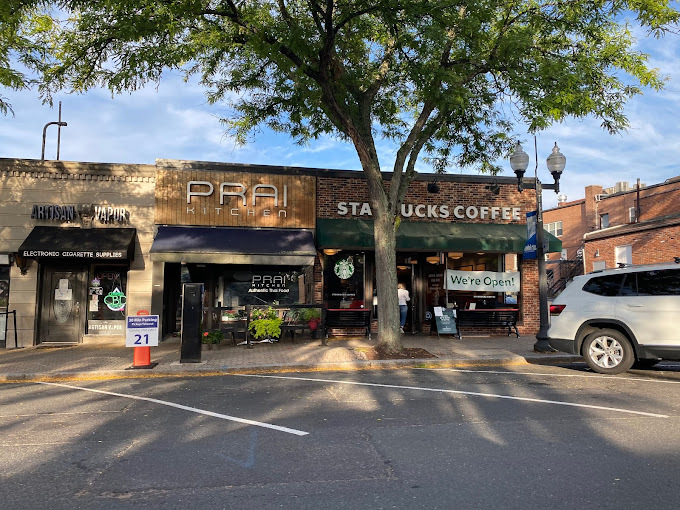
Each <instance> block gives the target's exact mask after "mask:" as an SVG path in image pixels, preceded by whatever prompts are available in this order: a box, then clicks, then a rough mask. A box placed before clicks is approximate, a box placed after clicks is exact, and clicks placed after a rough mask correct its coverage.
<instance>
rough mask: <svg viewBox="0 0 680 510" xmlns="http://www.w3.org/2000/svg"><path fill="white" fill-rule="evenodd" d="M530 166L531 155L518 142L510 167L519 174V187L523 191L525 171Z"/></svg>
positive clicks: (511, 157)
mask: <svg viewBox="0 0 680 510" xmlns="http://www.w3.org/2000/svg"><path fill="white" fill-rule="evenodd" d="M528 166H529V155H528V154H527V153H526V152H524V149H522V145H521V144H520V143H519V142H517V145H516V146H515V150H514V152H513V153H512V154H510V167H511V168H512V170H513V172H515V175H516V176H517V189H518V190H519V191H520V192H521V191H522V179H523V178H524V172H526V171H527V167H528Z"/></svg>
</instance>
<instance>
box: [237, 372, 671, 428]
mask: <svg viewBox="0 0 680 510" xmlns="http://www.w3.org/2000/svg"><path fill="white" fill-rule="evenodd" d="M234 376H236V377H262V378H268V379H290V380H293V381H314V382H327V383H333V384H350V385H355V386H374V387H377V388H395V389H401V390H419V391H434V392H439V393H454V394H457V395H472V396H475V397H488V398H504V399H507V400H522V401H525V402H536V403H539V404H554V405H559V406H570V407H583V408H586V409H599V410H601V411H612V412H616V413H627V414H637V415H640V416H650V417H652V418H668V416H667V415H665V414H655V413H645V412H643V411H632V410H630V409H620V408H618V407H606V406H594V405H590V404H575V403H573V402H561V401H559V400H544V399H542V398H528V397H513V396H511V395H498V394H495V393H480V392H477V391H462V390H447V389H443V388H423V387H420V386H401V385H397V384H378V383H364V382H357V381H337V380H334V379H314V378H310V377H289V376H283V375H257V374H234Z"/></svg>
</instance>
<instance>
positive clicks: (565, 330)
mask: <svg viewBox="0 0 680 510" xmlns="http://www.w3.org/2000/svg"><path fill="white" fill-rule="evenodd" d="M550 316H551V317H550V322H551V323H550V329H549V330H548V338H549V342H550V345H552V346H553V347H554V348H555V349H558V350H560V351H564V352H568V353H570V354H580V355H582V356H583V357H584V358H585V361H586V363H587V364H588V366H589V367H590V368H592V369H593V370H594V371H595V372H599V373H601V374H618V373H621V372H625V371H626V370H628V369H629V368H631V367H633V366H634V365H635V367H636V368H637V367H639V368H643V367H650V366H653V365H654V364H656V363H658V362H659V361H661V360H662V359H664V360H680V324H679V321H680V264H677V263H675V264H673V263H671V264H653V265H641V266H626V267H623V268H618V269H605V270H602V271H595V272H592V273H589V274H586V275H583V276H577V277H575V278H574V281H573V282H572V283H571V284H570V285H569V286H568V287H567V288H566V289H564V291H562V293H560V294H559V295H558V296H557V297H556V298H555V300H554V301H553V303H552V304H551V305H550Z"/></svg>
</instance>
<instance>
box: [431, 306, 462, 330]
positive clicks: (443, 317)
mask: <svg viewBox="0 0 680 510" xmlns="http://www.w3.org/2000/svg"><path fill="white" fill-rule="evenodd" d="M434 323H435V327H436V328H437V336H439V335H457V334H458V328H457V327H456V311H455V310H454V309H452V308H444V307H441V306H435V307H434Z"/></svg>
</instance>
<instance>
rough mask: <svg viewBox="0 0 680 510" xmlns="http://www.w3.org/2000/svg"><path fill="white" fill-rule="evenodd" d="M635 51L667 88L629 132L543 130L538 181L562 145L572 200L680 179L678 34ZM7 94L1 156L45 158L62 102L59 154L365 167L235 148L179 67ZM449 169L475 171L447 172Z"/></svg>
mask: <svg viewBox="0 0 680 510" xmlns="http://www.w3.org/2000/svg"><path fill="white" fill-rule="evenodd" d="M638 47H639V49H640V50H642V51H644V52H646V53H649V54H650V56H651V58H650V62H649V64H650V66H651V67H654V68H658V69H659V70H660V71H661V73H662V74H663V75H666V76H668V78H669V81H668V82H667V84H666V87H665V88H664V90H662V91H661V92H655V91H653V90H645V93H644V95H642V96H637V97H635V98H633V99H632V100H630V101H629V103H628V105H627V107H626V110H625V113H626V115H627V117H628V119H629V122H630V128H629V129H628V131H627V132H625V133H622V134H618V135H610V134H609V133H608V132H606V131H604V130H603V129H602V128H601V127H600V125H599V123H598V122H597V121H596V120H595V119H586V120H574V119H569V120H567V121H565V122H564V123H561V124H557V125H554V126H553V127H551V128H550V129H549V130H546V131H543V132H541V133H539V134H538V137H537V143H538V177H539V179H540V180H541V181H542V182H544V183H548V182H552V177H551V176H550V173H549V172H548V170H547V166H546V163H545V160H546V158H547V157H548V156H549V155H550V152H551V150H552V147H553V145H554V143H555V142H557V144H558V146H559V147H560V150H561V151H562V153H563V154H564V155H565V156H566V158H567V165H566V168H565V170H564V173H563V175H562V179H561V183H560V186H561V193H563V194H565V195H566V196H567V200H577V199H579V198H583V196H584V188H585V186H588V185H591V184H600V185H603V186H604V187H609V186H613V185H614V184H615V183H616V182H619V181H627V182H629V183H630V184H631V185H632V184H634V183H635V182H636V180H637V178H640V179H641V182H642V183H645V184H648V185H650V184H656V183H659V182H663V181H664V180H666V179H669V178H671V177H675V176H680V122H679V114H680V36H678V35H673V34H670V35H667V36H666V37H664V38H662V39H643V38H640V39H639V42H638ZM2 95H3V96H5V97H7V98H8V99H9V101H10V103H11V104H12V107H13V109H14V116H12V115H7V116H0V157H2V158H26V159H40V155H41V147H42V131H43V127H44V125H45V124H46V123H48V122H52V121H57V120H58V103H59V101H61V102H62V120H63V121H64V122H67V123H68V126H66V127H64V128H62V130H61V146H60V159H61V160H67V161H89V162H103V163H144V164H153V163H154V162H155V160H156V158H168V159H184V160H197V161H216V162H229V163H247V164H262V165H286V166H304V167H315V168H317V167H318V168H332V169H346V170H360V169H361V166H360V164H359V160H358V157H357V155H356V153H355V151H354V148H353V146H352V145H351V144H350V143H348V142H345V141H342V140H337V139H334V138H330V137H328V138H323V139H320V140H316V141H312V142H311V143H310V144H309V145H307V146H300V145H297V144H296V143H295V142H294V141H293V140H292V139H291V138H290V137H288V136H287V135H285V134H277V133H272V132H269V131H266V130H265V131H262V132H260V133H257V134H255V135H254V136H253V137H252V139H251V140H250V141H249V143H247V144H246V145H244V146H238V145H237V144H235V143H234V140H233V139H231V138H230V137H229V136H228V135H226V134H225V133H224V130H223V127H222V126H221V125H220V122H219V116H220V115H223V116H224V115H226V111H225V107H224V106H222V107H220V106H219V105H212V106H211V105H209V104H208V103H207V101H206V99H205V96H204V90H203V89H202V88H201V87H200V86H199V85H198V84H197V83H195V82H192V83H188V84H187V83H184V82H183V80H182V77H181V76H180V75H179V74H178V73H174V74H167V75H166V76H165V77H164V78H163V79H162V80H161V82H160V84H159V85H158V86H156V85H155V84H153V85H150V86H147V87H145V88H144V89H141V90H138V91H135V92H133V93H131V94H123V95H118V96H115V97H112V96H111V94H110V92H109V91H107V90H92V91H90V92H88V93H86V94H83V95H73V94H66V93H59V94H55V96H54V105H53V107H51V108H50V107H49V106H48V105H44V104H42V103H41V101H40V99H39V97H38V94H37V92H36V91H31V90H28V91H21V92H15V91H11V90H3V91H2ZM518 134H519V135H520V137H521V138H522V141H523V145H524V150H525V151H526V152H527V153H528V154H529V156H530V162H529V169H528V171H527V177H532V176H533V172H534V166H535V158H534V148H533V138H532V137H531V136H530V135H528V134H526V132H525V131H523V130H522V128H521V126H520V127H519V128H518ZM56 152H57V128H56V126H50V127H49V128H48V129H47V140H46V149H45V159H56ZM378 152H379V156H380V160H381V164H382V165H383V169H384V170H385V171H389V170H391V165H392V162H393V160H394V155H395V152H396V150H395V146H394V145H392V144H390V143H388V142H386V141H381V140H378ZM498 163H499V164H501V166H502V167H503V168H504V171H503V173H502V174H501V175H504V176H513V175H514V174H513V172H512V170H511V169H510V164H509V162H508V161H500V162H498ZM417 169H418V171H419V172H421V173H428V172H430V171H431V169H430V168H429V167H428V166H427V165H425V164H424V163H421V164H420V165H419V166H418V168H417ZM449 173H455V174H460V173H468V174H474V173H475V172H474V171H473V170H469V169H468V170H463V171H461V170H459V169H450V170H449ZM556 205H557V196H556V194H555V193H553V192H552V191H545V192H544V195H543V206H544V208H546V209H547V208H550V207H555V206H556Z"/></svg>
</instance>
